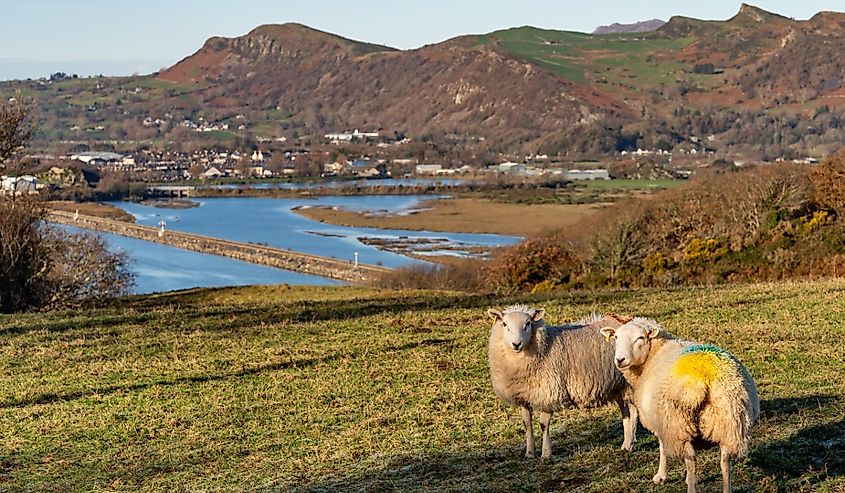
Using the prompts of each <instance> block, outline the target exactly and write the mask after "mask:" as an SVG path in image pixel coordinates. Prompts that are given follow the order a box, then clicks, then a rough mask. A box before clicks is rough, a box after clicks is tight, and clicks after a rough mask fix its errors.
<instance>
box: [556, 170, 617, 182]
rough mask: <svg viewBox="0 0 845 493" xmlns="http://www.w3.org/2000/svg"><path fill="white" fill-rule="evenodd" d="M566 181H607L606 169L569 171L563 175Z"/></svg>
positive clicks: (608, 177) (608, 176)
mask: <svg viewBox="0 0 845 493" xmlns="http://www.w3.org/2000/svg"><path fill="white" fill-rule="evenodd" d="M564 176H565V177H566V179H567V180H609V179H610V174H609V173H608V172H607V170H606V169H584V170H581V169H570V170H567V171H566V172H565V173H564Z"/></svg>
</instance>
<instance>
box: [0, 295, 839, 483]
mask: <svg viewBox="0 0 845 493" xmlns="http://www.w3.org/2000/svg"><path fill="white" fill-rule="evenodd" d="M843 292H845V282H843V281H841V280H833V281H817V282H805V283H778V284H758V285H750V286H730V287H720V288H692V289H690V288H687V289H674V290H638V291H618V292H608V291H605V292H568V293H553V294H550V295H544V296H542V297H538V296H533V297H526V298H522V299H523V300H525V301H530V302H533V303H535V304H537V305H540V306H543V307H544V308H546V309H547V312H548V316H547V319H548V320H549V321H550V322H560V321H564V320H569V319H573V318H576V317H580V316H583V315H585V314H588V313H590V312H593V311H614V312H620V313H630V314H642V315H645V316H650V317H655V318H657V319H659V320H661V321H663V322H664V323H665V324H666V326H667V327H668V328H669V329H670V330H671V331H673V332H675V333H676V334H679V335H683V336H690V337H695V338H697V339H699V340H702V341H707V342H712V343H716V344H719V345H721V346H723V347H724V348H726V349H728V350H730V351H731V352H733V353H734V354H736V355H737V356H739V357H740V358H741V359H742V360H743V361H744V362H745V363H746V364H747V366H748V367H749V369H750V370H751V372H752V374H753V375H754V376H755V378H756V379H757V382H758V384H759V388H760V392H761V397H762V400H763V416H762V419H761V421H760V423H759V425H758V426H757V427H756V429H755V430H754V440H753V446H752V450H751V455H750V457H749V459H747V460H746V461H743V462H740V463H739V464H738V465H737V466H736V468H735V491H764V492H775V491H829V492H832V491H843V489H845V398H844V397H843V396H845V381H843V378H842V375H843V374H845V360H843V356H842V355H843V354H845V342H843V336H845V329H843V324H842V320H843V316H844V315H845V305H843V303H842V298H843ZM512 301H515V300H514V299H500V298H499V299H492V298H488V297H481V296H465V295H457V294H452V293H444V292H396V291H370V290H360V289H355V288H313V289H312V288H286V287H268V288H243V289H220V290H199V291H190V292H185V293H175V294H166V295H156V296H151V297H139V298H133V299H130V300H127V301H124V302H121V303H116V304H112V306H108V307H102V308H91V309H86V310H81V311H67V312H57V313H47V314H27V315H14V316H2V317H0V372H2V375H3V379H2V380H0V430H2V431H1V432H2V436H3V439H2V442H0V443H2V445H0V491H50V492H59V491H62V492H63V491H67V492H71V491H74V492H75V491H148V492H153V491H291V490H293V491H584V492H605V491H642V492H646V491H667V492H668V491H679V490H681V489H682V488H683V486H684V485H683V483H682V481H683V480H682V475H683V467H682V466H681V465H680V464H679V463H677V462H673V463H671V464H670V469H669V481H668V484H667V485H666V486H663V487H655V486H654V485H652V484H651V482H650V478H651V476H652V475H653V474H654V471H655V470H656V467H657V444H656V442H655V440H654V438H653V437H652V436H650V435H649V434H647V433H645V432H641V433H640V441H639V442H638V443H637V448H636V450H635V452H634V453H633V454H628V453H623V452H621V451H619V450H617V449H618V448H619V446H620V443H621V435H622V431H621V424H620V422H619V419H618V417H617V415H616V412H614V411H613V410H612V409H610V408H607V409H600V410H596V411H592V412H576V411H572V412H564V413H561V414H560V415H559V416H558V417H556V419H555V421H554V422H553V424H552V433H553V439H554V442H555V446H556V457H555V458H553V459H552V460H548V461H541V460H526V459H523V458H521V447H522V443H523V442H522V432H521V430H520V428H521V424H520V420H519V419H518V417H517V413H516V412H515V411H513V410H511V409H509V408H507V407H506V406H504V405H502V404H501V403H500V402H498V401H497V399H496V398H495V396H494V395H493V393H492V391H491V389H490V386H489V381H488V376H487V363H486V340H487V332H488V330H489V325H488V320H487V319H486V316H485V315H484V311H485V309H486V308H489V307H490V306H492V305H504V304H507V303H509V302H512ZM699 465H700V474H701V486H702V491H704V492H708V491H720V487H721V483H720V476H719V472H718V457H717V454H716V452H715V451H711V452H707V453H704V454H703V455H702V456H701V458H700V462H699Z"/></svg>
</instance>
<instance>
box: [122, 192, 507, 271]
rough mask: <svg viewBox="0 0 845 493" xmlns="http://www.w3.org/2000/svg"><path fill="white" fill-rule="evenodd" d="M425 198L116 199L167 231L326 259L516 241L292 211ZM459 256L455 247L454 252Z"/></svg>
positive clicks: (392, 262)
mask: <svg viewBox="0 0 845 493" xmlns="http://www.w3.org/2000/svg"><path fill="white" fill-rule="evenodd" d="M431 198H432V197H430V196H425V197H421V196H407V195H377V196H353V197H321V198H318V199H313V200H309V199H267V198H209V199H197V200H196V201H197V202H199V204H200V207H196V208H193V209H159V208H155V207H151V206H145V205H141V204H137V203H133V202H117V203H114V205H116V206H118V207H121V208H122V209H124V210H126V211H127V212H129V213H130V214H132V215H133V216H135V218H136V221H137V222H138V224H144V225H149V226H157V225H158V223H159V221H161V220H162V219H164V221H165V222H166V223H167V225H166V228H167V229H173V230H176V231H185V232H189V233H196V234H201V235H206V236H213V237H217V238H225V239H229V240H234V241H239V242H245V243H248V242H251V243H260V244H267V245H270V246H274V247H280V248H287V249H290V250H295V251H299V252H306V253H311V254H316V255H322V256H325V257H335V258H338V259H343V260H352V259H353V258H354V255H355V252H358V254H359V260H360V261H361V262H363V263H368V264H377V265H385V266H388V267H399V266H403V265H408V264H411V263H418V262H420V261H419V260H415V259H412V258H410V257H406V256H404V255H400V254H397V253H391V252H385V251H382V250H379V249H378V248H376V247H375V246H370V245H366V244H364V243H362V242H361V241H360V238H364V237H366V238H371V239H380V240H398V239H400V238H402V239H408V240H420V241H422V242H424V240H433V241H434V242H435V243H436V244H437V245H439V246H448V247H451V248H455V249H458V250H459V249H460V248H461V247H472V246H485V247H496V246H503V245H510V244H513V243H516V242H517V241H519V238H518V237H512V236H500V235H488V234H462V233H437V232H426V231H405V230H382V229H375V228H352V227H345V226H334V225H330V224H323V223H319V222H316V221H312V220H310V219H306V218H304V217H302V216H300V215H298V214H296V213H295V212H294V211H293V210H292V209H293V208H294V207H297V206H318V205H319V206H332V207H342V208H345V209H352V210H359V211H360V210H367V211H393V212H396V211H407V210H411V209H414V208H417V207H419V206H420V203H421V202H422V201H424V200H428V199H431ZM456 254H460V251H458V252H456Z"/></svg>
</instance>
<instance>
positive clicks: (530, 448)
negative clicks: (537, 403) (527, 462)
mask: <svg viewBox="0 0 845 493" xmlns="http://www.w3.org/2000/svg"><path fill="white" fill-rule="evenodd" d="M520 411H521V412H522V424H524V425H525V457H527V458H529V459H530V458H533V457H534V426H533V423H532V421H531V408H529V407H527V406H522V407H521V408H520Z"/></svg>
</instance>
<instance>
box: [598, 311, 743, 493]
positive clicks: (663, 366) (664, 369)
mask: <svg viewBox="0 0 845 493" xmlns="http://www.w3.org/2000/svg"><path fill="white" fill-rule="evenodd" d="M601 332H602V334H603V335H604V336H605V337H606V338H607V339H608V340H609V339H610V338H615V344H614V345H615V355H614V358H615V364H616V366H617V367H618V368H619V369H620V370H621V371H622V374H623V375H624V376H625V379H626V380H627V381H628V383H630V384H631V387H632V388H633V391H634V405H635V406H636V407H637V409H638V411H639V418H640V421H641V422H642V424H643V426H645V427H646V428H648V429H649V430H651V431H652V432H653V433H654V434H655V435H656V436H657V439H658V441H659V443H660V465H659V467H658V470H657V474H655V475H654V478H653V481H654V482H655V483H663V482H664V481H666V461H667V458H668V457H681V458H682V459H683V460H684V463H685V466H686V483H687V491H688V492H690V493H694V492H695V491H696V490H697V486H698V477H697V474H696V463H695V451H696V450H701V449H706V448H710V447H713V446H716V445H718V446H719V448H720V451H721V469H722V488H723V491H724V492H725V493H729V492H730V491H731V460H732V459H735V458H738V457H744V456H745V455H747V454H748V446H749V444H750V442H751V427H752V426H753V425H754V423H755V422H756V421H757V418H758V417H759V415H760V398H759V397H758V395H757V387H756V385H755V384H754V379H753V378H751V374H750V373H749V372H748V370H747V369H746V368H745V366H744V365H743V364H742V363H740V361H739V360H738V359H737V358H736V357H735V356H734V355H732V354H731V353H729V352H727V351H725V350H724V349H721V348H719V347H716V346H713V345H709V344H697V343H695V342H692V341H686V340H681V339H676V338H674V337H672V336H671V335H670V334H669V333H668V332H666V330H665V329H664V328H663V327H662V326H661V325H660V324H659V323H657V322H655V321H654V320H650V319H645V318H635V319H633V320H631V321H630V322H628V323H626V324H624V325H622V326H617V327H613V326H608V327H605V328H602V329H601ZM608 345H609V344H608Z"/></svg>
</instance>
